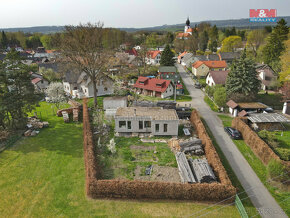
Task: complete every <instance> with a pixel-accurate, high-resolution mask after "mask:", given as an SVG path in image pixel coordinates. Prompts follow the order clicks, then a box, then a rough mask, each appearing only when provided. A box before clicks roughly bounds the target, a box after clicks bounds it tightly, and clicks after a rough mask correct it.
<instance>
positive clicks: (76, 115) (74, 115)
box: [73, 108, 79, 122]
mask: <svg viewBox="0 0 290 218" xmlns="http://www.w3.org/2000/svg"><path fill="white" fill-rule="evenodd" d="M73 121H75V122H78V121H79V110H78V109H77V108H74V109H73Z"/></svg>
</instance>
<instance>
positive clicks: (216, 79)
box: [206, 70, 229, 86]
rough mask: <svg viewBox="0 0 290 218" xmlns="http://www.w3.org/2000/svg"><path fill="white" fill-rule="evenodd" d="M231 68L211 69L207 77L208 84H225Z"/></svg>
mask: <svg viewBox="0 0 290 218" xmlns="http://www.w3.org/2000/svg"><path fill="white" fill-rule="evenodd" d="M228 73H229V70H226V71H209V73H208V75H207V77H206V84H208V85H209V86H215V85H225V84H226V80H227V77H228Z"/></svg>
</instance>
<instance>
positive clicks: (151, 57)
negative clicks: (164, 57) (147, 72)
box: [146, 50, 161, 65]
mask: <svg viewBox="0 0 290 218" xmlns="http://www.w3.org/2000/svg"><path fill="white" fill-rule="evenodd" d="M160 59H161V51H159V50H156V51H152V50H151V51H148V52H147V57H146V63H147V64H151V65H159V64H160Z"/></svg>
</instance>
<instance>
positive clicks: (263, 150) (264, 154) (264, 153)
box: [232, 117, 290, 167]
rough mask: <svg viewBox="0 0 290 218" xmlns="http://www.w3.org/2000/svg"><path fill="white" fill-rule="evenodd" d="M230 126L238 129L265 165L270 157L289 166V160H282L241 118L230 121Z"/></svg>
mask: <svg viewBox="0 0 290 218" xmlns="http://www.w3.org/2000/svg"><path fill="white" fill-rule="evenodd" d="M232 127H233V128H235V129H237V130H239V131H240V132H241V134H242V136H243V139H244V141H245V142H246V144H247V145H248V146H249V147H250V148H251V149H252V151H253V152H254V153H255V155H256V156H257V157H258V158H259V159H260V160H261V161H262V162H263V163H264V164H265V165H267V164H268V163H269V161H270V160H271V159H275V160H278V161H281V162H282V164H284V165H286V166H287V167H290V162H289V161H282V160H281V159H280V158H279V156H278V155H277V154H275V152H274V151H273V150H272V149H271V148H270V147H269V145H268V144H267V143H266V142H264V141H263V140H262V139H261V138H260V137H259V136H258V134H257V133H255V131H253V130H252V129H251V128H250V127H249V126H248V125H247V124H246V123H245V121H244V120H243V119H242V118H239V117H236V118H234V119H233V121H232Z"/></svg>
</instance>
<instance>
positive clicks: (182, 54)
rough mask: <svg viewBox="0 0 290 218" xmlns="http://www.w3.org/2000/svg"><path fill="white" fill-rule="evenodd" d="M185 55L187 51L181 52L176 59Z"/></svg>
mask: <svg viewBox="0 0 290 218" xmlns="http://www.w3.org/2000/svg"><path fill="white" fill-rule="evenodd" d="M185 54H187V51H184V52H182V53H181V54H180V55H179V56H178V59H180V58H182V57H183V56H184V55H185Z"/></svg>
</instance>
